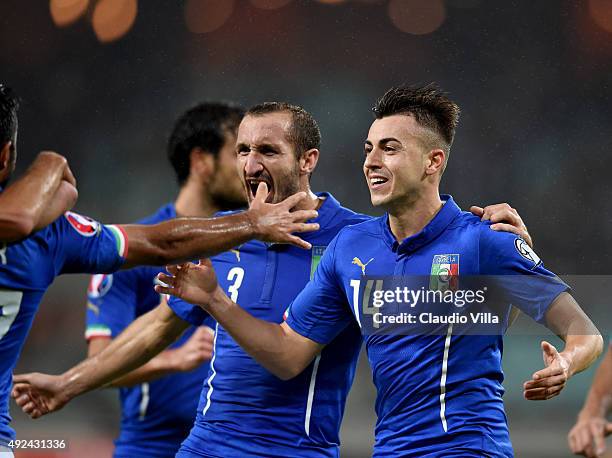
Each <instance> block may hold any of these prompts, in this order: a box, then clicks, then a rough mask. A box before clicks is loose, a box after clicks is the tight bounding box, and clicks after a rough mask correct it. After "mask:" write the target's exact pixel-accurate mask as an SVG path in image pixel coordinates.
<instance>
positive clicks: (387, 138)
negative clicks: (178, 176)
mask: <svg viewBox="0 0 612 458" xmlns="http://www.w3.org/2000/svg"><path fill="white" fill-rule="evenodd" d="M389 142H397V143H399V144H401V143H402V142H400V141H399V140H398V139H397V138H395V137H386V138H381V139H380V140H379V141H378V144H379V145H382V144H385V143H389ZM365 144H366V145H373V143H372V142H371V141H370V140H367V139H366V141H365Z"/></svg>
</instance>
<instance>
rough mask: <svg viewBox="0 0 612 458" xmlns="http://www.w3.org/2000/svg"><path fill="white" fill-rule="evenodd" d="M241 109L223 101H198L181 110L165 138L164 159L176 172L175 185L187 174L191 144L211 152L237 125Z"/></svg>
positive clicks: (220, 145)
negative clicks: (166, 159)
mask: <svg viewBox="0 0 612 458" xmlns="http://www.w3.org/2000/svg"><path fill="white" fill-rule="evenodd" d="M243 116H244V109H243V108H242V107H240V106H238V105H234V104H231V103H224V102H206V103H200V104H198V105H196V106H194V107H193V108H190V109H189V110H187V111H186V112H185V113H183V114H182V115H181V116H180V117H179V118H178V120H177V121H176V123H175V124H174V128H173V129H172V133H171V134H170V138H169V139H168V159H169V160H170V163H171V164H172V167H173V168H174V171H175V173H176V179H177V181H178V183H179V185H181V186H182V185H183V184H185V182H186V181H187V178H188V177H189V170H190V167H191V163H190V160H189V157H190V154H191V151H192V150H193V149H194V148H201V149H202V150H203V151H205V152H207V153H211V154H213V155H215V156H216V155H217V154H219V151H220V150H221V148H222V147H223V144H224V143H225V139H226V135H227V134H228V133H234V132H235V131H236V130H237V129H238V125H239V124H240V121H242V117H243Z"/></svg>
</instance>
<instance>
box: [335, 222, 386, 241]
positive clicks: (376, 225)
mask: <svg viewBox="0 0 612 458" xmlns="http://www.w3.org/2000/svg"><path fill="white" fill-rule="evenodd" d="M365 216H367V215H365ZM383 223H384V217H378V218H374V217H372V216H367V219H362V220H359V221H356V222H355V223H353V224H348V225H346V226H344V227H343V228H342V229H340V231H338V234H337V235H336V239H335V240H336V244H339V245H344V246H346V245H347V244H351V243H353V242H356V241H358V240H359V239H363V238H364V237H375V238H380V236H381V235H382V229H381V225H382V224H383Z"/></svg>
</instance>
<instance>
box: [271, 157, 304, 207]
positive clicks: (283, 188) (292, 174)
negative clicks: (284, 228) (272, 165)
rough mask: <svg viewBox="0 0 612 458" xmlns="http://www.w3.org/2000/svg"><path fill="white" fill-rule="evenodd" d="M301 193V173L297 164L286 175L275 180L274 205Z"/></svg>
mask: <svg viewBox="0 0 612 458" xmlns="http://www.w3.org/2000/svg"><path fill="white" fill-rule="evenodd" d="M299 191H300V172H299V170H298V164H297V162H296V164H295V167H294V168H292V169H291V170H289V171H288V173H287V174H286V175H283V176H281V177H277V178H276V179H275V180H274V199H273V201H272V203H275V204H277V203H279V202H282V201H283V200H285V199H286V198H287V197H289V196H292V195H293V194H295V193H296V192H299Z"/></svg>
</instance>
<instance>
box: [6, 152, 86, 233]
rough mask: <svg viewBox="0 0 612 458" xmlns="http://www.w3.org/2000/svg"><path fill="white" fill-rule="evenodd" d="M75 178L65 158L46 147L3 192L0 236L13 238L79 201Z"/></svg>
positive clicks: (30, 230)
mask: <svg viewBox="0 0 612 458" xmlns="http://www.w3.org/2000/svg"><path fill="white" fill-rule="evenodd" d="M77 197H78V193H77V190H76V180H75V179H74V176H73V175H72V172H71V171H70V168H69V167H68V162H67V161H66V159H65V158H64V157H63V156H61V155H59V154H57V153H54V152H51V151H43V152H42V153H40V154H39V155H38V157H37V158H36V160H35V161H34V162H33V163H32V165H31V166H30V167H29V168H28V170H27V171H26V173H25V174H24V175H23V176H22V177H20V178H19V179H18V180H17V181H15V183H13V184H12V185H10V186H9V187H8V188H7V189H6V190H5V191H4V192H3V193H2V194H0V209H1V210H0V240H2V241H4V242H12V241H15V240H20V239H22V238H24V237H27V236H28V235H29V234H30V233H31V232H32V231H34V230H37V229H42V228H43V227H45V226H46V225H48V224H49V223H51V222H53V221H54V220H55V219H57V218H58V217H59V216H61V215H62V214H63V213H64V212H66V211H67V210H69V209H70V208H72V206H73V205H74V204H75V203H76V200H77Z"/></svg>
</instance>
